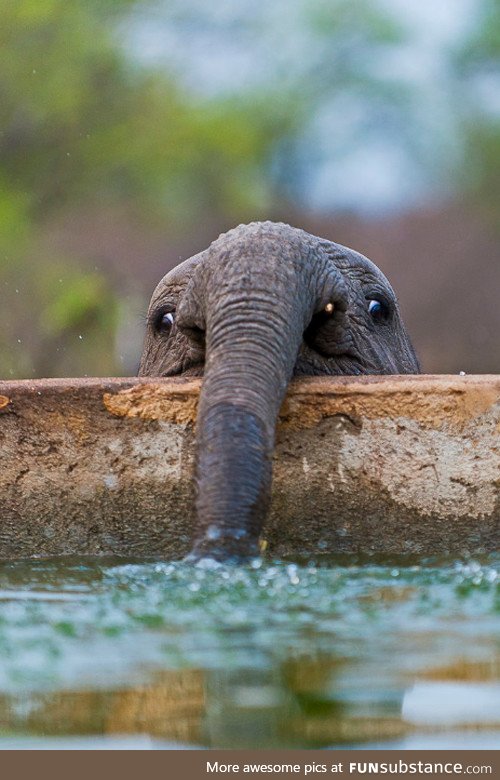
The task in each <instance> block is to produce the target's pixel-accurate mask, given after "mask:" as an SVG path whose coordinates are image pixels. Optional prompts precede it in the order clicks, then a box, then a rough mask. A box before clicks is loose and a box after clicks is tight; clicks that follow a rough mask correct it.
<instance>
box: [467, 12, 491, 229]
mask: <svg viewBox="0 0 500 780" xmlns="http://www.w3.org/2000/svg"><path fill="white" fill-rule="evenodd" d="M458 65H459V68H458V70H459V73H460V75H461V77H462V79H463V80H464V82H465V83H466V85H467V87H468V93H469V99H468V101H467V102H466V104H465V109H466V111H465V116H464V120H463V121H464V127H465V136H466V139H467V154H466V156H465V163H466V164H465V165H464V171H465V175H466V177H467V180H468V190H469V193H470V194H472V197H473V200H474V202H475V203H476V204H477V205H478V206H479V208H481V210H483V211H485V212H486V213H487V215H488V216H489V217H490V220H491V222H492V223H493V224H494V225H495V226H496V228H497V230H498V229H499V220H498V208H499V204H500V0H483V2H482V3H481V5H480V8H479V13H478V23H477V26H476V28H475V30H473V32H472V34H471V36H470V38H469V40H468V41H467V44H466V45H465V46H464V48H463V49H462V50H461V51H460V52H459V57H458ZM478 98H479V99H478Z"/></svg>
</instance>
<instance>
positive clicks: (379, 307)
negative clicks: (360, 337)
mask: <svg viewBox="0 0 500 780" xmlns="http://www.w3.org/2000/svg"><path fill="white" fill-rule="evenodd" d="M368 313H369V314H370V315H371V317H372V319H374V320H375V322H386V320H388V319H389V307H388V306H387V304H386V303H383V301H379V300H377V299H376V298H372V299H371V300H370V301H368Z"/></svg>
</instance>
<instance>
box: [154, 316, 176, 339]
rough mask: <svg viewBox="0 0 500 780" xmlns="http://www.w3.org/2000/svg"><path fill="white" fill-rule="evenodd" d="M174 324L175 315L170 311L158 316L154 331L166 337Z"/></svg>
mask: <svg viewBox="0 0 500 780" xmlns="http://www.w3.org/2000/svg"><path fill="white" fill-rule="evenodd" d="M174 322H175V315H174V313H173V312H171V311H166V312H164V313H163V314H160V315H159V316H158V318H157V320H156V331H157V332H158V333H162V334H164V335H168V334H169V333H170V331H171V330H172V327H173V324H174Z"/></svg>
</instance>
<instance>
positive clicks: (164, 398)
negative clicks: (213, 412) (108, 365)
mask: <svg viewBox="0 0 500 780" xmlns="http://www.w3.org/2000/svg"><path fill="white" fill-rule="evenodd" d="M199 391H200V383H199V382H198V381H192V382H187V383H186V384H184V385H183V386H182V390H181V391H180V390H179V388H177V387H176V388H172V386H169V385H159V384H144V385H142V384H141V385H137V386H136V387H131V388H130V389H128V390H122V391H120V392H119V393H104V396H103V402H104V406H105V407H106V409H107V410H108V412H110V413H111V414H113V415H114V416H115V417H139V418H141V419H143V420H162V421H164V422H171V423H176V424H177V425H190V424H193V423H194V421H195V420H196V412H197V408H198V397H199Z"/></svg>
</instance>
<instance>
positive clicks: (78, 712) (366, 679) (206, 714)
mask: <svg viewBox="0 0 500 780" xmlns="http://www.w3.org/2000/svg"><path fill="white" fill-rule="evenodd" d="M499 562H500V557H499V556H495V555H490V556H484V557H482V558H480V559H478V560H474V561H470V560H469V561H440V562H418V561H412V562H409V561H407V560H406V561H405V560H404V559H402V560H400V561H391V562H386V563H384V562H383V561H371V562H365V563H359V562H356V561H355V560H354V559H349V558H346V557H345V556H344V557H343V558H321V559H320V560H319V561H317V562H303V563H300V564H299V563H295V562H288V561H284V562H265V561H264V562H260V561H258V562H255V563H254V564H253V566H248V567H222V566H221V567H219V568H216V569H213V570H210V569H208V570H207V569H203V568H199V567H194V566H190V565H187V564H184V563H154V562H148V561H143V562H141V561H132V562H124V561H123V560H120V561H113V560H110V561H102V560H96V559H94V560H88V559H87V560H83V559H82V560H76V559H73V560H66V561H60V560H58V561H55V560H41V561H29V562H26V561H24V562H23V561H20V562H14V563H4V564H2V565H0V653H1V657H2V664H1V666H0V714H1V721H2V723H3V724H4V729H5V733H14V734H20V735H45V736H46V735H57V736H61V735H82V734H87V735H95V736H97V735H102V734H108V735H109V734H139V733H143V734H149V735H151V736H153V737H155V738H156V739H158V740H166V741H168V742H169V743H170V742H172V741H173V742H174V743H178V742H180V743H182V744H197V745H204V746H220V747H278V746H292V747H323V746H328V745H343V744H352V745H354V744H362V743H364V742H373V741H374V740H378V741H387V740H394V739H399V740H401V739H403V738H405V737H406V736H407V735H408V734H412V733H414V732H422V730H423V731H425V730H426V729H432V730H433V731H436V729H437V730H443V733H445V732H446V731H450V729H463V728H469V727H474V728H476V729H477V728H480V727H484V728H488V729H490V730H491V729H492V728H494V729H495V728H497V727H500V707H499V706H498V705H495V701H500V696H499V690H500V689H499V679H500V648H499V645H498V635H499V612H498V609H499V583H500V580H499V574H498V570H499ZM452 685H454V686H455V688H451V687H450V686H452ZM447 686H448V687H447ZM457 686H458V688H457ZM462 694H463V695H464V696H465V697H466V699H467V701H468V703H469V706H468V708H465V709H464V707H463V705H462V703H461V702H460V696H461V695H462ZM490 694H491V696H490ZM450 696H451V697H454V701H456V703H457V704H456V707H455V710H454V711H453V707H452V708H451V714H450V712H448V711H447V710H446V707H443V706H442V704H441V705H440V702H443V697H445V698H446V697H448V700H449V697H450ZM474 696H475V697H476V699H477V700H480V701H481V702H482V705H481V708H476V709H474ZM489 696H490V698H488V697H489ZM471 697H472V698H471ZM426 702H427V704H426ZM485 702H486V704H485ZM462 710H464V712H463V713H462Z"/></svg>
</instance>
